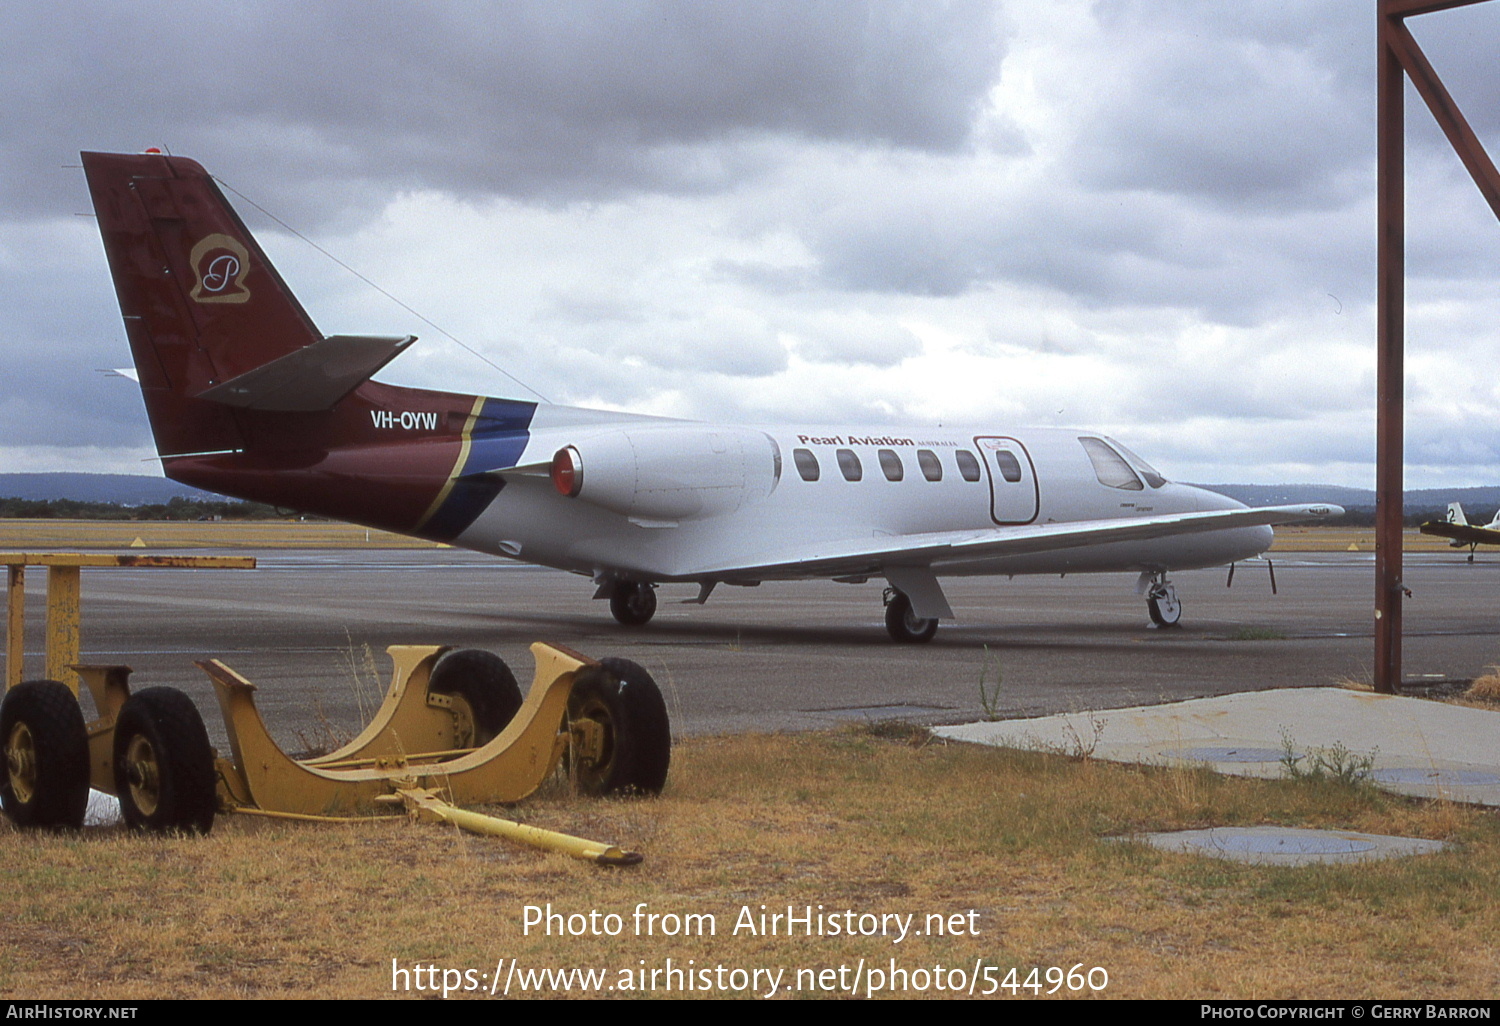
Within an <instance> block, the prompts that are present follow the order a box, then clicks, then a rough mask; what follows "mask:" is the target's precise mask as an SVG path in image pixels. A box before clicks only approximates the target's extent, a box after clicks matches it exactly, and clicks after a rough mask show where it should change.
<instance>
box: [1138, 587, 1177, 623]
mask: <svg viewBox="0 0 1500 1026" xmlns="http://www.w3.org/2000/svg"><path fill="white" fill-rule="evenodd" d="M1169 597H1170V599H1171V601H1168V598H1169ZM1146 612H1147V613H1149V614H1150V615H1151V622H1152V623H1154V624H1156V626H1158V627H1177V626H1180V625H1181V623H1182V603H1181V602H1179V601H1178V600H1177V595H1176V593H1175V592H1174V593H1173V594H1172V595H1171V596H1162V597H1160V598H1158V597H1157V596H1155V595H1152V596H1149V597H1148V598H1147V599H1146Z"/></svg>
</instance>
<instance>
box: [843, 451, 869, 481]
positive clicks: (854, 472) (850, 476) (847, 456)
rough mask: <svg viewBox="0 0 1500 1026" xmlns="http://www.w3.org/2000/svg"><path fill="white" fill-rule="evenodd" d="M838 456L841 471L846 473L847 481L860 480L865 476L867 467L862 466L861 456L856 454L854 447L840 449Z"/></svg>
mask: <svg viewBox="0 0 1500 1026" xmlns="http://www.w3.org/2000/svg"><path fill="white" fill-rule="evenodd" d="M837 456H838V459H839V472H840V473H842V474H843V475H844V480H845V481H858V480H860V479H861V478H862V477H864V476H865V468H864V467H862V466H860V464H859V457H858V456H856V455H854V450H853V449H840V450H838V453H837Z"/></svg>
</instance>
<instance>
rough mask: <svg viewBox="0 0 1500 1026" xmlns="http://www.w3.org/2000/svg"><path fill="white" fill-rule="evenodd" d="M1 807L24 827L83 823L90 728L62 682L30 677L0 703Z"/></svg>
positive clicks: (87, 801) (17, 823) (65, 825)
mask: <svg viewBox="0 0 1500 1026" xmlns="http://www.w3.org/2000/svg"><path fill="white" fill-rule="evenodd" d="M0 744H3V745H4V746H5V757H4V759H3V760H0V807H3V808H4V809H5V814H6V815H7V816H9V817H10V818H11V820H12V821H14V822H15V824H16V825H17V826H22V827H73V828H77V827H81V826H83V815H84V811H85V810H86V809H87V808H88V804H89V734H88V728H87V727H86V726H85V725H84V722H83V710H82V709H81V708H79V705H78V699H76V698H74V697H73V692H72V691H70V690H68V686H67V685H66V684H59V683H58V682H57V681H55V680H28V681H26V682H24V683H22V684H17V685H16V686H15V687H13V688H11V689H10V690H9V691H7V692H6V694H5V701H4V703H0Z"/></svg>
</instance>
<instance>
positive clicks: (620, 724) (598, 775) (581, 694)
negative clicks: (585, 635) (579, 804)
mask: <svg viewBox="0 0 1500 1026" xmlns="http://www.w3.org/2000/svg"><path fill="white" fill-rule="evenodd" d="M568 722H569V727H570V728H571V733H572V735H573V743H574V745H575V752H574V754H573V756H572V759H571V764H572V767H573V773H574V775H575V779H576V780H577V781H578V790H579V791H581V792H582V793H584V794H589V795H607V794H631V793H635V794H658V793H660V792H661V789H662V787H663V786H664V785H665V784H666V782H667V767H668V766H669V764H670V763H671V761H672V728H671V725H670V724H669V723H668V721H667V704H666V702H664V701H663V700H662V697H661V689H660V688H658V687H657V686H656V681H655V680H653V679H652V678H651V674H649V673H647V672H646V671H645V669H644V668H642V667H641V666H640V665H639V664H637V663H633V662H631V661H630V660H629V659H613V658H611V659H601V660H600V662H599V669H598V670H592V671H585V672H584V673H582V674H581V675H580V676H579V678H578V681H577V682H576V683H575V684H574V685H573V693H572V695H570V696H569V698H568Z"/></svg>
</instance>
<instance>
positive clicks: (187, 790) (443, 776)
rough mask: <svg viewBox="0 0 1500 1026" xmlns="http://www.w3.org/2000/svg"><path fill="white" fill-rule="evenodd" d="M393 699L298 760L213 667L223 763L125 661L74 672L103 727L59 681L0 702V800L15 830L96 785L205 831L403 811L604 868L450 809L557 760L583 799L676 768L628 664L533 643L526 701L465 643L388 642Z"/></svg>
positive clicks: (143, 809) (155, 826)
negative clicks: (340, 738)
mask: <svg viewBox="0 0 1500 1026" xmlns="http://www.w3.org/2000/svg"><path fill="white" fill-rule="evenodd" d="M389 651H390V654H391V657H392V659H393V660H394V662H395V670H394V673H393V675H392V679H391V686H390V690H389V691H388V692H387V694H386V697H385V701H384V702H383V703H382V705H381V707H380V709H379V711H378V712H377V713H376V715H375V718H374V720H373V721H372V722H371V723H370V724H369V726H367V727H366V728H365V729H364V730H363V731H361V732H360V734H359V735H358V736H357V737H355V738H354V739H353V740H352V741H350V742H349V743H348V744H347V745H344V746H343V747H342V748H340V749H338V750H337V751H335V752H330V753H328V754H327V755H322V756H318V757H313V758H301V759H298V758H293V757H291V756H289V755H287V754H286V753H285V752H283V751H282V750H281V748H280V747H279V746H278V745H277V744H276V743H275V741H274V740H272V738H271V735H270V733H269V732H268V731H267V729H266V726H265V724H264V722H263V721H262V720H261V717H260V713H259V712H258V711H257V710H256V707H255V690H256V688H255V685H254V684H252V683H250V682H249V681H248V680H246V679H245V678H244V677H242V676H240V675H239V674H238V673H236V672H235V671H234V670H232V669H231V668H229V667H228V666H226V665H225V664H223V663H222V662H219V661H218V660H207V661H204V662H200V663H198V665H199V666H200V667H201V668H202V669H203V670H204V671H205V672H206V673H207V674H208V676H209V678H210V679H211V680H212V681H213V684H214V688H215V690H216V691H217V693H218V698H219V706H220V709H221V711H222V712H223V714H224V723H225V727H226V729H227V732H228V736H229V747H230V754H229V756H228V757H223V756H220V755H219V754H218V753H216V752H214V750H213V749H212V748H211V747H210V745H209V741H208V735H207V731H206V729H205V728H204V725H203V720H202V717H201V716H200V715H199V714H198V711H197V709H196V708H195V707H194V706H193V704H192V702H191V701H190V700H189V699H188V697H187V696H186V695H185V694H183V693H182V692H180V691H177V690H176V689H174V688H165V687H155V688H146V689H144V690H141V691H137V692H135V693H132V692H131V690H130V685H129V678H130V669H129V667H125V666H90V665H75V666H73V667H72V669H74V670H76V671H77V673H78V674H79V675H80V677H81V678H82V680H83V682H84V684H85V685H86V686H87V688H88V690H89V692H90V694H91V695H92V696H93V699H94V706H95V708H96V710H97V711H98V717H97V718H96V719H95V720H94V721H93V722H92V723H88V724H85V723H84V721H83V714H82V710H81V708H80V706H79V704H78V702H77V701H76V700H75V699H74V696H73V694H72V693H71V692H70V691H69V690H68V689H67V687H66V686H65V685H63V684H60V683H57V682H56V681H45V680H43V681H29V682H26V683H23V684H19V685H17V686H16V687H14V688H11V689H10V690H9V691H8V692H7V694H6V697H5V701H4V703H3V705H0V742H3V743H4V745H5V759H4V762H3V764H0V803H3V805H4V808H5V811H6V813H7V814H9V815H10V817H11V818H12V819H13V820H15V821H16V822H17V823H19V824H21V825H23V826H79V825H81V824H82V822H83V813H84V808H85V806H86V805H87V800H88V790H89V787H90V785H92V786H93V787H94V788H95V789H97V790H100V791H103V792H105V793H107V794H114V795H116V796H117V797H118V798H119V800H120V807H121V812H122V813H123V815H124V818H125V821H126V823H127V824H128V825H129V826H132V827H137V828H145V829H152V830H185V831H196V832H201V833H206V832H207V831H208V830H209V829H210V828H211V827H212V825H213V819H214V815H215V813H216V812H219V811H225V812H236V811H241V812H258V813H261V814H266V815H278V816H291V817H296V818H326V817H339V816H349V815H359V814H362V813H364V814H368V813H370V812H373V811H377V810H381V809H386V810H389V809H392V808H393V807H396V806H401V807H404V808H405V809H406V810H407V812H408V813H409V814H410V815H411V816H412V817H413V818H417V819H424V820H437V821H442V822H448V823H453V824H455V825H457V826H459V827H461V828H463V829H466V830H471V831H474V832H479V833H488V834H499V835H502V836H507V837H511V838H513V839H516V840H521V841H524V842H526V843H531V844H538V845H541V846H542V847H546V848H550V849H553V850H557V851H562V852H564V853H566V854H569V855H573V856H575V857H577V858H585V859H589V860H591V861H594V862H600V863H605V864H629V863H632V862H638V861H639V860H640V856H639V855H636V854H634V853H631V852H624V851H621V850H620V849H619V848H616V847H613V846H609V845H604V844H598V843H596V842H592V841H584V840H582V839H580V838H574V837H568V836H566V835H562V834H555V833H552V832H549V831H544V830H538V829H536V828H533V827H527V826H524V825H522V824H518V823H512V822H510V821H507V820H501V819H496V818H494V817H489V816H483V815H480V814H478V813H473V812H466V811H465V810H463V809H459V808H456V807H455V806H454V805H453V804H452V803H454V802H467V803H484V802H502V803H503V802H515V801H519V800H521V799H522V798H525V797H526V796H527V795H529V794H531V793H532V792H533V791H535V790H536V788H537V787H538V786H540V785H541V783H542V782H543V781H544V780H546V779H547V778H548V777H549V776H551V775H552V774H553V773H554V772H555V771H556V770H557V769H558V767H559V766H560V765H562V764H564V762H565V761H566V765H567V766H568V767H569V774H570V776H571V777H572V778H573V780H574V781H575V783H576V784H577V786H578V788H579V790H581V791H583V792H584V793H586V794H596V795H602V794H614V793H626V792H640V793H655V792H657V791H660V790H661V788H662V785H663V784H664V783H665V781H666V775H667V767H668V763H669V761H670V757H671V747H670V746H671V741H670V728H669V724H668V720H667V713H666V706H665V703H664V702H663V701H662V697H661V692H660V690H659V689H658V688H657V686H656V683H655V681H653V680H652V679H651V676H650V674H648V673H647V672H646V671H645V670H644V669H643V668H641V667H640V666H638V665H637V664H635V663H632V662H630V661H629V660H625V659H603V660H594V659H590V658H588V657H587V656H583V655H580V654H578V653H577V652H573V651H570V650H568V649H566V648H563V647H561V646H558V645H549V644H546V643H542V642H538V643H537V644H534V645H532V646H531V651H532V654H533V655H534V657H535V660H536V671H535V674H534V677H533V680H532V685H531V691H530V694H529V695H528V696H527V697H526V698H525V700H524V701H522V699H521V694H520V689H519V687H518V686H517V684H516V681H515V677H514V676H513V675H512V674H511V672H510V670H509V669H508V668H507V667H506V665H505V663H504V662H502V661H501V660H500V659H499V658H498V657H496V656H494V655H491V654H490V653H487V652H482V651H479V650H477V649H458V650H450V649H447V648H443V647H440V646H432V645H421V646H419V645H397V646H392V647H391V649H390V650H389Z"/></svg>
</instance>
